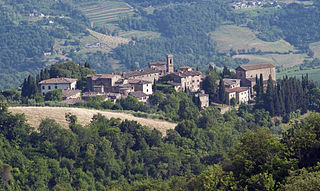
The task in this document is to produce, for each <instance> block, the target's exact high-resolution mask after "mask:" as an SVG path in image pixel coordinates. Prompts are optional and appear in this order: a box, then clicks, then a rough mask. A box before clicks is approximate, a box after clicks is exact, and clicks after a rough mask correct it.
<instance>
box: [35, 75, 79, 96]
mask: <svg viewBox="0 0 320 191" xmlns="http://www.w3.org/2000/svg"><path fill="white" fill-rule="evenodd" d="M77 81H78V79H73V78H50V79H48V80H43V81H41V82H39V84H40V89H41V94H42V95H45V94H46V93H47V92H48V91H51V90H54V89H61V90H68V89H69V90H75V89H76V84H77Z"/></svg>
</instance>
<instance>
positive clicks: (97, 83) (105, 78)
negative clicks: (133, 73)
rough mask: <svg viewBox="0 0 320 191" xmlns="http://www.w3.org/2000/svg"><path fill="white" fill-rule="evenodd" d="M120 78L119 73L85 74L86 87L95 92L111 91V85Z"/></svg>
mask: <svg viewBox="0 0 320 191" xmlns="http://www.w3.org/2000/svg"><path fill="white" fill-rule="evenodd" d="M119 79H121V75H120V74H90V75H87V89H88V90H89V91H95V92H112V86H114V85H115V83H116V81H118V80H119Z"/></svg>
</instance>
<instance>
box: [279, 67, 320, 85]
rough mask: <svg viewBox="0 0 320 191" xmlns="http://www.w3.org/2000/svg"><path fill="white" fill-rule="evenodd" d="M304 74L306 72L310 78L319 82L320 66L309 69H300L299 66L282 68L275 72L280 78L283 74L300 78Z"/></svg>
mask: <svg viewBox="0 0 320 191" xmlns="http://www.w3.org/2000/svg"><path fill="white" fill-rule="evenodd" d="M306 74H308V77H309V79H310V80H313V81H315V82H318V83H320V75H319V74H320V68H316V69H309V70H300V68H299V66H295V67H291V68H284V69H281V70H280V72H277V78H278V79H281V78H283V77H284V76H288V77H298V78H301V76H302V75H306Z"/></svg>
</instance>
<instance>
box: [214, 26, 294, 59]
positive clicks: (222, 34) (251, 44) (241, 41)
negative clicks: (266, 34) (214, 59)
mask: <svg viewBox="0 0 320 191" xmlns="http://www.w3.org/2000/svg"><path fill="white" fill-rule="evenodd" d="M211 38H212V40H214V41H215V42H216V43H217V45H218V49H219V51H220V52H229V50H230V49H231V48H232V49H233V50H239V49H245V50H248V49H251V48H255V49H256V50H259V49H260V50H261V51H262V52H281V53H283V52H288V51H294V50H295V48H294V47H293V46H292V45H291V44H290V43H288V42H286V41H284V40H279V41H276V42H266V41H263V40H260V39H259V38H257V37H256V34H255V33H254V32H253V31H251V30H250V29H249V28H247V27H240V26H236V25H223V26H221V27H219V29H218V30H217V31H215V32H213V33H211Z"/></svg>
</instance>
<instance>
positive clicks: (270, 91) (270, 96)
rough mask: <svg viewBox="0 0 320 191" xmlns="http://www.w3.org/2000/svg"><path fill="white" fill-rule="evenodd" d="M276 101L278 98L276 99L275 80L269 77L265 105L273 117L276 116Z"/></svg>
mask: <svg viewBox="0 0 320 191" xmlns="http://www.w3.org/2000/svg"><path fill="white" fill-rule="evenodd" d="M274 99H278V98H276V97H275V93H274V86H273V80H272V78H271V75H269V79H268V86H267V91H266V94H265V96H264V105H265V106H264V108H265V109H266V110H267V111H269V113H270V115H271V116H274V114H275V109H274V108H275V106H274ZM277 104H278V103H277Z"/></svg>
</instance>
